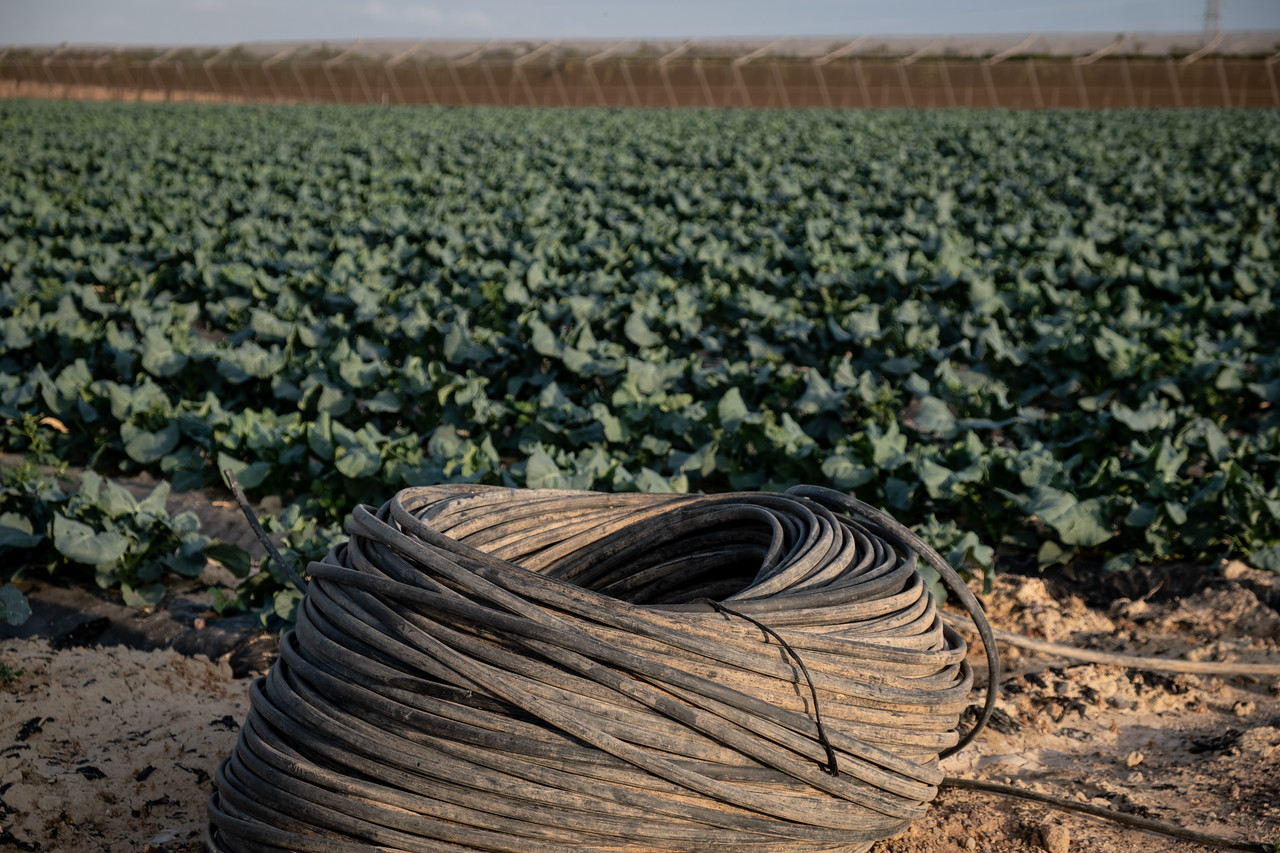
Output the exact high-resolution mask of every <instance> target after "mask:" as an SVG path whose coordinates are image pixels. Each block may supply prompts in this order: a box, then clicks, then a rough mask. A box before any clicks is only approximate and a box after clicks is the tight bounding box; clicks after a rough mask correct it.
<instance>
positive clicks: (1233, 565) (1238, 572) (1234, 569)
mask: <svg viewBox="0 0 1280 853" xmlns="http://www.w3.org/2000/svg"><path fill="white" fill-rule="evenodd" d="M1248 573H1249V567H1248V565H1246V564H1245V563H1242V562H1241V561H1240V560H1229V561H1227V562H1226V563H1225V564H1224V565H1223V566H1222V576H1223V577H1224V578H1226V579H1227V580H1229V581H1233V580H1235V579H1236V578H1240V577H1244V576H1245V575H1246V574H1248Z"/></svg>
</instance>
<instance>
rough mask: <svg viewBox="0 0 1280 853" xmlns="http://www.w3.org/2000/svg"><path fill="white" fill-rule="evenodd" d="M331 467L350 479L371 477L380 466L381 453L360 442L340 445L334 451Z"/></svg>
mask: <svg viewBox="0 0 1280 853" xmlns="http://www.w3.org/2000/svg"><path fill="white" fill-rule="evenodd" d="M333 467H335V468H337V469H338V473H340V474H342V476H344V477H348V478H350V479H352V480H356V479H359V478H360V477H372V476H373V475H374V474H376V473H378V469H379V468H381V467H382V455H381V454H380V453H378V452H377V451H376V450H370V449H369V448H367V447H364V446H362V445H360V444H347V445H341V446H339V447H338V449H337V450H336V451H334V456H333Z"/></svg>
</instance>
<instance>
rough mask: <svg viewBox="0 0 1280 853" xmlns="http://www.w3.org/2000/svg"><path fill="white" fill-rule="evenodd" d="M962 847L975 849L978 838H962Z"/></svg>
mask: <svg viewBox="0 0 1280 853" xmlns="http://www.w3.org/2000/svg"><path fill="white" fill-rule="evenodd" d="M964 849H965V850H977V849H978V839H976V838H966V839H965V840H964Z"/></svg>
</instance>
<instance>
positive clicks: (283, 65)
mask: <svg viewBox="0 0 1280 853" xmlns="http://www.w3.org/2000/svg"><path fill="white" fill-rule="evenodd" d="M0 98H62V99H80V100H120V101H148V102H155V101H161V102H162V101H187V102H190V101H208V102H246V103H342V104H382V105H388V106H389V105H410V104H418V105H445V106H467V105H475V106H480V105H497V106H540V107H591V106H596V107H704V108H705V107H713V108H715V107H765V108H791V107H800V108H812V107H818V108H822V107H826V108H887V107H897V108H901V107H908V108H910V107H919V108H1014V109H1045V108H1048V109H1055V108H1057V109H1062V108H1067V109H1111V108H1120V109H1149V108H1178V107H1191V108H1205V107H1210V108H1212V107H1233V108H1240V107H1252V108H1276V107H1280V31H1265V32H1250V33H1218V34H1216V35H1200V34H1190V35H1188V34H1157V35H1148V36H1140V35H1135V34H1127V35H1126V34H1121V35H1116V36H1103V35H1102V34H1085V35H1076V36H1068V35H1059V36H1051V35H1043V34H1030V35H1027V36H1017V37H1015V36H989V37H973V36H971V37H960V36H953V37H940V38H936V39H931V40H930V39H887V38H871V37H866V36H863V37H857V38H850V39H828V40H822V39H807V40H804V39H776V40H773V41H761V42H758V43H757V42H752V41H737V42H715V41H710V40H697V39H694V40H687V41H682V42H671V43H661V42H639V41H618V42H603V41H600V42H587V41H582V42H563V41H547V42H540V43H529V42H514V41H513V42H484V43H475V44H473V43H470V42H427V41H419V42H384V41H356V42H351V43H349V44H345V45H343V44H333V43H325V44H306V43H282V44H265V43H263V44H247V45H234V46H229V47H223V48H212V47H211V48H105V47H74V46H66V45H64V46H61V47H56V48H41V47H9V48H5V49H3V50H0Z"/></svg>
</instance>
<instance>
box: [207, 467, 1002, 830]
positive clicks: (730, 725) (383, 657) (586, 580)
mask: <svg viewBox="0 0 1280 853" xmlns="http://www.w3.org/2000/svg"><path fill="white" fill-rule="evenodd" d="M348 533H349V534H350V540H349V541H348V542H347V543H346V544H344V545H342V546H339V547H337V548H335V549H334V550H333V551H332V552H330V554H329V555H328V556H327V557H326V558H325V559H324V560H322V561H320V562H316V563H312V564H311V566H310V567H309V573H310V577H311V580H310V583H309V584H308V588H307V591H306V595H305V596H304V598H303V601H302V603H301V605H300V606H299V611H298V616H297V624H296V628H295V630H293V631H292V632H291V633H289V634H288V635H286V636H285V638H284V639H283V641H282V643H281V655H280V658H279V660H278V661H277V662H276V663H275V665H274V666H273V667H272V668H271V670H270V672H269V673H268V674H267V675H266V676H265V677H263V678H261V679H259V680H258V681H257V682H255V683H254V684H253V685H252V688H251V699H252V707H251V709H250V711H249V714H248V716H247V719H246V721H245V723H244V725H243V726H242V728H241V731H240V738H239V741H238V743H237V745H236V747H235V750H234V751H233V753H232V754H231V756H230V757H229V758H228V759H227V760H226V761H224V762H223V763H222V765H221V766H220V767H219V769H218V773H217V778H216V792H215V794H214V796H213V797H212V798H211V799H210V802H209V831H208V838H207V841H208V844H209V847H210V849H211V850H214V851H217V853H240V851H263V850H265V851H274V850H297V851H315V852H316V853H330V851H333V853H337V851H343V853H347V851H350V853H355V851H361V853H363V851H369V850H384V851H432V853H434V851H512V853H517V851H518V853H560V851H565V850H582V851H641V850H644V851H699V853H701V852H702V851H864V850H866V849H868V848H869V847H870V845H871V844H872V843H873V842H874V841H876V840H879V839H882V838H886V837H889V836H892V835H895V834H897V833H899V832H901V831H902V830H904V829H905V828H906V827H907V825H908V824H909V823H910V822H911V821H912V820H914V819H916V818H919V817H920V816H921V815H922V814H923V813H924V811H925V809H926V807H927V804H928V803H929V802H930V801H931V800H932V798H933V797H934V795H935V793H936V792H937V785H938V784H939V783H940V782H941V780H942V773H941V771H940V770H939V767H938V760H939V758H940V757H941V756H944V755H947V754H949V753H951V752H953V751H955V750H957V749H959V748H960V747H961V746H963V745H964V744H965V743H967V742H968V741H969V740H970V739H972V737H973V736H974V735H975V734H976V733H977V731H978V730H979V729H980V728H981V727H982V726H983V725H984V724H985V722H986V720H987V718H988V717H989V716H990V713H991V709H992V707H993V703H994V698H995V696H994V691H991V690H988V691H987V699H986V702H985V705H984V707H983V709H982V711H981V712H980V713H979V714H978V716H977V723H976V725H975V726H974V727H973V728H972V729H971V730H970V731H969V732H968V733H967V734H966V735H965V736H964V737H961V736H960V735H959V734H958V732H957V729H958V728H959V725H960V722H959V721H960V714H961V713H962V711H963V710H964V709H965V708H966V707H967V706H968V704H969V693H970V688H971V687H972V683H973V673H972V670H971V668H970V666H969V664H968V663H967V661H966V660H965V655H966V647H965V643H964V640H963V639H962V638H961V637H960V635H959V634H957V633H955V632H954V631H953V630H951V629H950V628H949V627H947V626H946V625H945V624H944V623H943V621H942V620H941V618H940V617H939V613H938V611H937V609H936V605H935V602H934V599H933V596H932V595H930V593H929V590H928V588H927V586H926V584H925V583H924V581H923V580H922V577H921V574H920V571H919V569H920V568H921V565H920V559H921V558H923V559H924V560H925V561H927V562H928V563H929V564H931V565H932V566H933V568H934V569H935V570H936V571H937V573H938V574H939V576H940V578H941V580H942V582H943V583H944V584H945V585H946V587H947V589H948V590H949V591H950V593H951V594H952V595H953V596H954V598H955V600H956V601H958V602H959V603H960V604H961V605H962V606H963V607H964V608H965V609H966V610H967V611H968V612H969V615H970V616H971V618H972V619H973V621H974V623H975V625H976V627H977V629H978V632H979V634H980V636H981V637H982V639H983V643H984V645H985V646H986V653H987V661H988V671H989V672H991V673H995V672H998V669H999V662H998V660H997V658H996V652H995V645H994V643H993V642H992V639H991V637H990V629H989V627H988V625H987V622H986V620H985V619H984V618H983V615H982V611H981V608H980V606H979V604H978V602H977V600H976V599H975V598H974V596H973V595H972V594H971V593H970V591H969V590H968V589H967V588H966V587H965V585H964V583H963V582H962V581H961V579H960V578H959V576H958V575H957V574H956V572H955V571H954V570H953V569H952V568H951V567H950V566H949V565H948V564H947V563H946V561H945V560H943V559H942V558H941V557H940V556H939V555H938V554H937V553H936V552H934V551H933V550H932V549H931V548H929V547H928V546H927V545H925V544H924V543H923V542H922V541H921V540H920V539H919V538H918V537H917V536H915V535H914V534H913V533H912V532H911V531H910V530H908V529H907V528H905V527H903V526H902V525H900V524H898V523H897V522H896V521H894V520H893V519H892V518H890V517H889V516H888V515H886V514H885V513H883V512H881V511H879V510H877V509H875V508H873V507H871V506H869V505H867V504H865V503H862V502H861V501H858V500H857V499H855V498H851V497H849V496H847V495H844V494H842V493H840V492H835V491H832V490H830V489H824V488H819V487H813V486H800V487H796V488H794V489H791V490H790V491H788V492H787V493H786V494H769V493H738V494H727V495H711V496H699V495H653V494H600V493H595V492H570V491H553V490H517V489H504V488H491V487H482V486H435V487H426V488H413V489H406V490H404V491H401V492H400V493H399V494H397V495H396V496H395V497H394V498H393V499H392V500H390V501H388V502H387V503H386V504H385V505H383V506H382V507H381V508H380V509H378V510H374V509H373V508H371V507H361V508H359V509H357V510H356V511H355V513H354V514H353V515H352V517H351V519H350V522H349V524H348Z"/></svg>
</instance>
